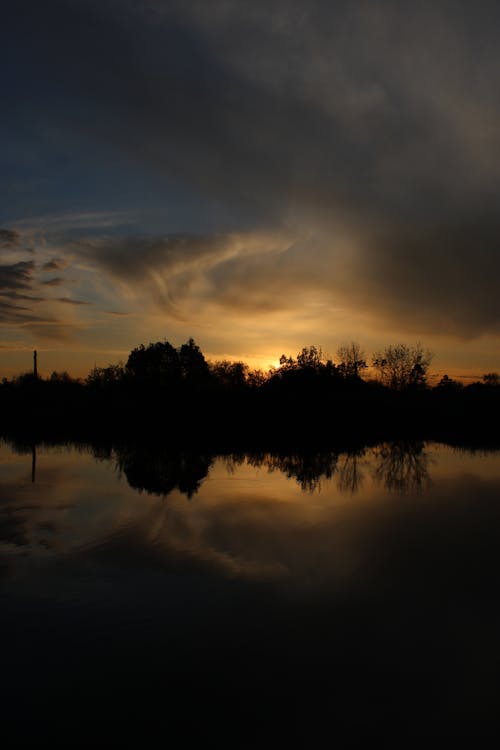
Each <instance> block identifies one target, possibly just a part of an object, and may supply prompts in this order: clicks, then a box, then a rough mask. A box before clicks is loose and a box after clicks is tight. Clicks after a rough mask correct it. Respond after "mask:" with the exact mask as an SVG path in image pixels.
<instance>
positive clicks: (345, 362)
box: [337, 341, 367, 378]
mask: <svg viewBox="0 0 500 750" xmlns="http://www.w3.org/2000/svg"><path fill="white" fill-rule="evenodd" d="M337 360H338V371H339V374H340V375H342V377H344V378H359V377H360V376H361V373H362V371H363V370H365V369H366V367H367V364H366V360H365V353H364V352H363V351H362V349H361V347H360V345H359V344H357V343H356V342H355V341H351V343H350V344H343V345H342V346H339V348H338V350H337Z"/></svg>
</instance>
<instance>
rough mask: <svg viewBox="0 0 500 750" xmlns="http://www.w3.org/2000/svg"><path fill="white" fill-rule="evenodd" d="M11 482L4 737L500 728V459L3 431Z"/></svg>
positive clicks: (4, 579)
mask: <svg viewBox="0 0 500 750" xmlns="http://www.w3.org/2000/svg"><path fill="white" fill-rule="evenodd" d="M0 483H1V484H0V565H1V568H0V570H1V578H0V592H1V596H0V603H1V608H2V609H1V631H2V632H1V652H2V664H1V693H2V694H1V697H0V698H1V703H0V707H1V713H2V721H1V729H2V733H3V737H4V738H6V737H7V736H9V738H10V739H9V740H8V742H7V744H6V745H5V746H6V747H11V746H12V747H15V746H16V745H29V746H31V747H32V746H43V745H44V743H48V744H49V746H50V745H51V746H55V745H61V746H64V747H68V748H71V747H74V746H75V745H78V744H82V745H85V746H88V747H112V746H121V745H122V744H124V743H125V741H132V742H134V743H135V744H136V745H137V746H138V747H169V746H170V747H175V748H177V747H186V746H188V744H190V743H192V742H193V741H194V742H195V743H196V744H198V745H201V746H203V747H222V746H224V747H226V746H227V747H233V748H240V747H241V748H247V747H249V748H253V747H255V748H261V747H268V746H269V747H284V746H287V745H289V744H291V743H293V744H299V745H301V746H303V747H317V746H323V745H324V744H325V742H326V743H327V744H328V746H337V747H345V746H350V745H351V744H355V743H356V742H357V740H358V739H359V738H361V737H365V738H366V737H370V738H376V737H381V738H387V739H389V738H390V739H395V740H396V741H398V742H400V743H401V744H402V746H406V745H408V744H409V743H411V741H412V740H414V739H418V738H424V737H436V736H438V737H448V736H450V737H456V736H460V735H461V736H464V735H468V736H470V737H474V738H477V737H487V736H492V735H494V734H496V732H497V728H498V726H499V725H500V720H499V716H500V710H499V709H500V706H499V697H500V689H499V688H500V685H499V676H500V671H499V667H500V586H499V584H500V454H498V453H496V452H486V453H485V452H474V453H470V452H465V451H459V450H456V449H452V448H449V447H445V446H442V445H435V444H427V445H426V444H386V445H382V446H377V447H375V448H370V449H366V450H361V451H357V452H351V453H350V454H347V453H344V454H342V453H340V454H337V453H333V452H332V453H328V452H326V453H321V454H310V455H302V454H300V455H299V454H296V455H294V454H292V455H290V454H265V453H262V454H251V455H239V456H232V457H231V456H225V457H214V456H210V455H200V454H196V455H193V454H177V455H172V454H171V453H168V452H167V451H166V450H161V449H159V448H154V447H151V446H148V447H145V446H143V447H142V448H135V449H132V448H123V447H122V448H119V449H113V450H109V449H106V450H103V449H100V450H96V449H92V448H89V447H75V446H73V447H59V448H54V447H44V446H37V447H33V446H24V447H23V448H20V447H17V449H13V447H12V446H10V445H9V444H7V443H2V444H0ZM325 733H326V740H325V739H321V738H322V737H325Z"/></svg>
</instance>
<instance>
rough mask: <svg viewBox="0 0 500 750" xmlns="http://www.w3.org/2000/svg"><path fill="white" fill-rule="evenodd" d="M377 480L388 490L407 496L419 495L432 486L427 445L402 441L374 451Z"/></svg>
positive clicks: (387, 444)
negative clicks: (411, 494) (409, 494)
mask: <svg viewBox="0 0 500 750" xmlns="http://www.w3.org/2000/svg"><path fill="white" fill-rule="evenodd" d="M374 455H375V461H376V464H375V469H374V478H375V480H376V481H377V482H380V483H381V484H383V485H384V486H385V487H386V488H387V489H388V490H390V491H392V492H397V493H398V494H401V495H404V494H408V493H410V492H412V493H416V494H420V493H422V492H423V491H424V490H426V489H427V488H428V486H429V484H430V476H429V457H428V455H427V453H426V451H425V443H423V442H421V441H418V442H411V441H399V442H394V443H384V444H382V445H381V446H380V447H379V448H377V449H375V452H374Z"/></svg>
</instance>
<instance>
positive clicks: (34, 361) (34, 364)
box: [33, 349, 38, 380]
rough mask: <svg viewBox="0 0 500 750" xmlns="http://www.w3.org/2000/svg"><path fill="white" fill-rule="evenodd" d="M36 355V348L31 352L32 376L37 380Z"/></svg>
mask: <svg viewBox="0 0 500 750" xmlns="http://www.w3.org/2000/svg"><path fill="white" fill-rule="evenodd" d="M36 360H37V356H36V349H35V350H34V352H33V377H34V378H35V380H38V367H37V361H36Z"/></svg>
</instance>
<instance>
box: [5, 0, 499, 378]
mask: <svg viewBox="0 0 500 750" xmlns="http://www.w3.org/2000/svg"><path fill="white" fill-rule="evenodd" d="M499 75H500V6H499V5H498V3H496V2H490V0H482V2H481V3H470V2H469V1H467V2H465V1H463V0H453V2H451V1H447V0H432V2H430V1H427V0H421V2H418V3H415V2H405V1H404V0H397V1H396V0H379V1H378V0H366V1H364V0H357V1H356V2H353V1H352V0H345V1H344V0H342V1H339V2H335V0H329V1H328V2H326V1H323V0H309V2H307V3H305V2H303V1H302V2H299V1H298V0H265V2H264V0H253V2H251V3H250V2H243V0H210V2H207V1H206V0H44V2H43V3H41V2H40V0H17V2H15V3H10V4H8V5H6V7H5V8H3V9H2V23H1V25H0V91H1V98H2V104H1V109H0V377H5V376H7V377H10V376H12V375H13V374H15V373H18V372H21V371H23V370H27V369H29V368H30V366H31V351H32V349H35V348H36V349H37V350H38V352H39V369H40V371H41V373H42V375H49V374H50V372H51V371H52V370H55V369H57V370H67V371H68V372H70V374H72V375H74V376H79V377H80V376H85V375H86V374H87V373H88V372H89V370H90V369H91V368H92V367H93V366H94V365H95V364H97V365H98V366H104V365H106V364H108V363H110V362H117V361H119V360H125V361H126V358H127V356H128V353H129V352H130V350H131V349H132V348H134V347H136V346H138V345H139V344H141V343H145V344H147V343H148V342H150V341H157V340H161V339H165V338H166V339H167V340H169V341H170V342H171V343H172V344H174V345H176V346H179V345H180V344H181V343H183V342H184V341H186V340H187V339H188V338H189V337H190V336H192V337H193V338H194V339H195V340H196V342H197V343H198V344H199V345H200V346H201V348H202V350H203V352H204V353H205V354H206V356H207V357H209V358H211V359H243V360H245V361H247V362H249V363H250V364H251V365H252V366H259V367H263V368H265V369H266V368H267V367H268V366H269V365H276V364H277V363H278V360H279V357H280V355H281V354H282V353H286V354H296V353H297V352H298V351H299V350H300V349H301V348H302V347H303V346H310V345H312V344H314V345H317V346H322V347H323V350H324V351H325V352H326V353H327V354H329V355H330V356H333V357H335V353H336V351H337V348H338V347H339V345H341V344H344V343H347V342H349V341H351V340H355V341H358V342H359V343H360V344H361V345H362V347H363V349H364V351H365V352H366V355H367V357H368V358H370V356H371V354H372V353H373V352H376V351H378V350H380V349H382V348H383V347H385V346H387V345H388V344H392V343H399V342H403V343H408V344H414V343H416V342H420V343H422V344H423V345H424V346H425V347H426V348H429V349H430V350H431V351H432V352H434V360H433V365H432V370H433V371H434V373H435V375H436V377H437V376H439V375H440V374H443V373H444V372H447V373H448V374H449V375H451V376H454V377H462V376H464V377H481V375H482V374H483V373H484V372H489V371H492V370H497V371H498V370H500V294H499V289H498V287H499V284H498V278H499V273H500V252H499V250H500V212H499V210H498V201H499V197H500V127H499V123H500V87H499V86H498V81H499Z"/></svg>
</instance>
